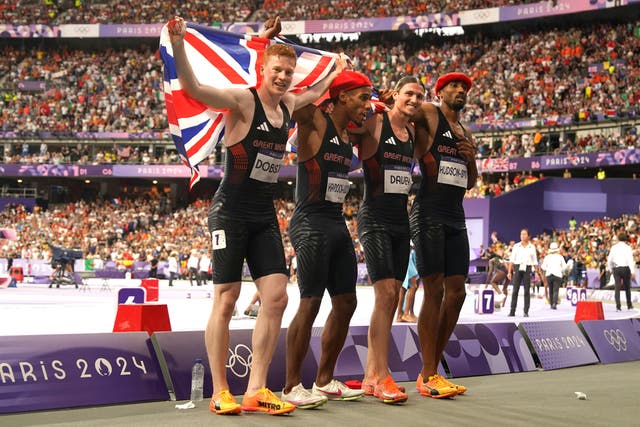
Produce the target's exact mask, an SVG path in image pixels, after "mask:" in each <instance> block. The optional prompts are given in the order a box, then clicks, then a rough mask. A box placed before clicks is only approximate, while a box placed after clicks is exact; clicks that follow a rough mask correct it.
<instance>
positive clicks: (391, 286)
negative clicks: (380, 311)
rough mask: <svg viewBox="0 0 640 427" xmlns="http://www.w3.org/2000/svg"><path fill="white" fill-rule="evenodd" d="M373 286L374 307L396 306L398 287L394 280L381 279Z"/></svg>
mask: <svg viewBox="0 0 640 427" xmlns="http://www.w3.org/2000/svg"><path fill="white" fill-rule="evenodd" d="M373 286H374V290H375V296H376V301H375V303H376V305H383V306H395V305H396V304H397V299H398V292H399V291H400V286H398V284H397V281H396V280H395V279H383V280H380V281H378V282H376V283H375V284H374V285H373Z"/></svg>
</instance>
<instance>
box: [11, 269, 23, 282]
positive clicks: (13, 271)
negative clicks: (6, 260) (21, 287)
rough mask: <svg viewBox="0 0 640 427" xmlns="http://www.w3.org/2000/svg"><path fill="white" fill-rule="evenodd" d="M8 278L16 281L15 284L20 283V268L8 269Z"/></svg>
mask: <svg viewBox="0 0 640 427" xmlns="http://www.w3.org/2000/svg"><path fill="white" fill-rule="evenodd" d="M9 276H11V277H13V278H14V279H16V282H22V281H23V280H24V273H23V271H22V267H11V268H10V269H9Z"/></svg>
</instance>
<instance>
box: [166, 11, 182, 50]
mask: <svg viewBox="0 0 640 427" xmlns="http://www.w3.org/2000/svg"><path fill="white" fill-rule="evenodd" d="M167 28H168V29H169V38H170V39H171V43H173V42H176V41H180V40H182V39H183V38H184V35H185V33H186V32H187V24H186V23H185V22H184V19H182V18H181V17H179V16H176V17H175V18H173V19H172V20H171V21H169V22H168V23H167Z"/></svg>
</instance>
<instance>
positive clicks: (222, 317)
mask: <svg viewBox="0 0 640 427" xmlns="http://www.w3.org/2000/svg"><path fill="white" fill-rule="evenodd" d="M239 295H240V282H234V283H225V284H219V285H215V286H214V287H213V307H212V309H211V315H210V316H209V321H208V323H207V328H206V330H205V335H204V337H205V344H206V346H207V356H208V358H209V366H210V368H211V376H212V377H213V393H214V394H215V393H218V392H220V391H222V390H228V389H229V384H228V383H227V373H226V368H225V365H226V361H227V358H228V356H229V321H231V316H232V315H233V309H234V308H235V306H236V301H237V300H238V296H239Z"/></svg>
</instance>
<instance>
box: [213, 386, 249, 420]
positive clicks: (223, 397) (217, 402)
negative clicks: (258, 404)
mask: <svg viewBox="0 0 640 427" xmlns="http://www.w3.org/2000/svg"><path fill="white" fill-rule="evenodd" d="M209 410H210V411H211V412H215V413H216V414H220V415H226V414H239V413H240V412H242V407H241V406H240V405H239V404H238V402H236V398H235V397H233V395H232V394H231V393H230V392H229V390H222V391H221V392H220V393H217V394H215V395H213V396H212V397H211V401H210V402H209Z"/></svg>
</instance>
